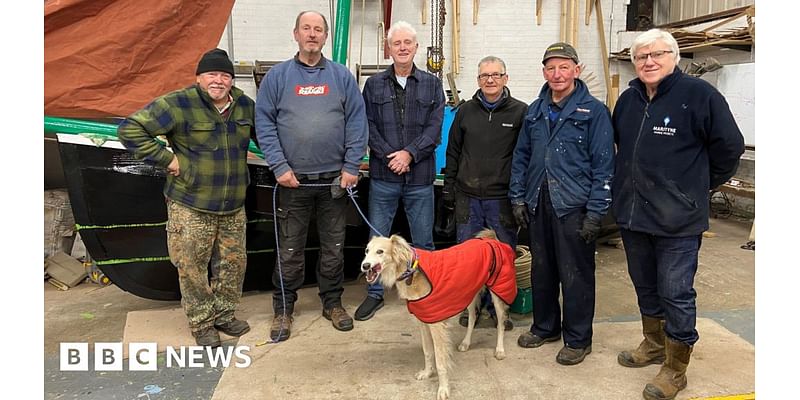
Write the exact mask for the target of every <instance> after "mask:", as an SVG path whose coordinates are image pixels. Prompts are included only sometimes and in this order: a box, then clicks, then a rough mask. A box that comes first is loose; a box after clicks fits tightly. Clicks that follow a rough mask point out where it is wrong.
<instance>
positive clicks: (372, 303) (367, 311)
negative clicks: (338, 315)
mask: <svg viewBox="0 0 800 400" xmlns="http://www.w3.org/2000/svg"><path fill="white" fill-rule="evenodd" d="M381 308H383V298H380V299H376V298H374V297H372V296H367V298H366V299H364V302H363V303H361V305H360V306H358V308H357V309H356V314H355V317H356V321H366V320H368V319H370V318H372V317H373V316H374V315H375V312H376V311H378V310H380V309H381Z"/></svg>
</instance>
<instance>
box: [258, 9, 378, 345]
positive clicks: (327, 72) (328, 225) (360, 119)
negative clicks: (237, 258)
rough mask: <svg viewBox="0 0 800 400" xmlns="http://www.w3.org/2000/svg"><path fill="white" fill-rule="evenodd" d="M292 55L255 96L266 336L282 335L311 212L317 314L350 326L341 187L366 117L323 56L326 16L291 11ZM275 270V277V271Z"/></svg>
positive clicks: (353, 90)
mask: <svg viewBox="0 0 800 400" xmlns="http://www.w3.org/2000/svg"><path fill="white" fill-rule="evenodd" d="M294 39H295V41H297V44H298V46H299V51H298V52H297V54H295V56H294V58H292V59H290V60H287V61H284V62H282V63H280V64H278V65H276V66H274V67H272V69H270V71H269V72H268V73H267V75H266V76H265V77H264V80H263V81H262V82H261V86H260V87H259V90H258V97H257V99H256V134H257V136H258V143H259V145H260V146H261V150H262V151H263V152H264V155H265V157H266V161H267V164H268V165H269V168H270V170H272V172H273V173H274V174H275V178H276V179H277V181H278V184H279V185H280V186H281V187H280V189H279V190H278V208H277V209H276V210H275V219H276V221H277V223H278V226H279V234H278V240H279V244H280V254H278V257H279V260H280V263H281V269H280V272H279V269H278V268H277V266H276V268H275V271H274V272H273V274H272V283H273V285H275V287H276V288H280V285H281V279H282V280H283V288H284V293H283V294H282V293H281V290H280V289H276V290H275V292H274V293H273V295H272V308H273V311H274V317H273V320H272V326H271V328H270V337H271V338H272V340H273V341H275V342H279V341H283V340H286V339H288V338H289V335H290V330H291V325H292V314H293V312H294V303H295V301H296V300H297V290H298V289H300V286H301V285H302V284H303V279H304V272H305V246H306V236H307V234H308V225H309V222H310V220H311V215H312V213H315V216H316V220H317V231H318V232H319V243H320V250H319V262H318V264H317V276H318V281H319V297H320V299H321V300H322V305H323V311H322V315H323V316H324V317H325V318H327V319H328V320H331V322H332V324H333V327H334V328H336V329H337V330H340V331H349V330H351V329H353V319H352V318H351V317H350V316H349V315H348V314H347V311H345V309H344V308H343V307H342V300H341V297H342V292H343V291H344V288H343V287H342V281H343V277H344V274H343V272H344V252H343V250H344V238H345V218H344V214H345V213H344V210H345V207H346V206H347V198H346V197H345V196H344V195H343V194H344V192H343V191H338V194H336V195H334V194H333V193H334V192H337V191H332V190H331V187H329V186H301V184H323V185H325V184H331V183H335V182H338V185H339V187H341V188H342V189H344V188H347V187H351V186H355V185H356V183H358V167H359V165H360V163H361V159H362V158H363V157H364V154H365V153H366V148H367V137H368V130H367V119H366V114H365V112H364V100H363V99H362V97H361V93H360V92H359V90H358V84H357V83H356V81H355V78H354V77H353V75H352V74H351V73H350V71H349V70H348V69H347V68H346V67H345V66H343V65H341V64H337V63H335V62H331V61H330V60H328V59H326V58H325V57H324V56H323V55H322V48H323V46H324V45H325V41H326V40H327V39H328V21H327V20H326V19H325V17H324V16H323V15H322V14H320V13H319V12H316V11H303V12H301V13H300V14H298V16H297V19H296V20H295V26H294ZM281 273H282V275H281Z"/></svg>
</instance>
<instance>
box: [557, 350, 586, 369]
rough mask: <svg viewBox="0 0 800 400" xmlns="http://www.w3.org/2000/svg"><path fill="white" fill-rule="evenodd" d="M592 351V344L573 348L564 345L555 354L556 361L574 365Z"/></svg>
mask: <svg viewBox="0 0 800 400" xmlns="http://www.w3.org/2000/svg"><path fill="white" fill-rule="evenodd" d="M591 352H592V345H588V346H586V347H578V348H573V347H569V346H566V345H565V346H564V347H562V348H561V350H560V351H559V352H558V355H556V362H557V363H559V364H561V365H575V364H580V363H581V361H583V359H584V358H586V356H587V355H589V353H591Z"/></svg>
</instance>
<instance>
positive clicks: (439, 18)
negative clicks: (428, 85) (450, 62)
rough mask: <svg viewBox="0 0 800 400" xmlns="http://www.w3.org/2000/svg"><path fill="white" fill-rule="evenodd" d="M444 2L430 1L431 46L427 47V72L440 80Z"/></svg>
mask: <svg viewBox="0 0 800 400" xmlns="http://www.w3.org/2000/svg"><path fill="white" fill-rule="evenodd" d="M444 2H445V0H431V45H430V46H428V61H427V63H426V65H427V67H428V72H430V73H432V74H434V75H436V76H437V77H439V79H442V67H444V49H443V46H442V41H443V32H444V23H445V19H444V16H445V14H447V11H446V10H445V8H444Z"/></svg>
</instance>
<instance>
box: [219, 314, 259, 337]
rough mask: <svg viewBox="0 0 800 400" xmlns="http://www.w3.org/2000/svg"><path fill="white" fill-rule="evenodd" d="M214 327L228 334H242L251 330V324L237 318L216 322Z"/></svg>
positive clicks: (237, 335)
mask: <svg viewBox="0 0 800 400" xmlns="http://www.w3.org/2000/svg"><path fill="white" fill-rule="evenodd" d="M214 328H217V330H218V331H220V332H222V333H224V334H226V335H228V336H236V337H239V336H242V335H244V334H245V333H247V332H250V325H249V324H248V323H247V322H245V321H240V320H238V319H236V318H234V319H232V320H230V321H228V322H225V323H224V324H214Z"/></svg>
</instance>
